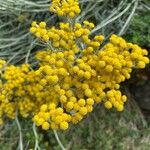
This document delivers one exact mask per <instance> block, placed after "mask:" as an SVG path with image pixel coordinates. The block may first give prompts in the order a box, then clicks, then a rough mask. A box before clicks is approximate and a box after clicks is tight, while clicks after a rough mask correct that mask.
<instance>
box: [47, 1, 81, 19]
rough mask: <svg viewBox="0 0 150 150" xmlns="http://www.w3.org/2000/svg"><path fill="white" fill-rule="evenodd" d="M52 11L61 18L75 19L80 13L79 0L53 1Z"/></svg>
mask: <svg viewBox="0 0 150 150" xmlns="http://www.w3.org/2000/svg"><path fill="white" fill-rule="evenodd" d="M50 11H52V12H55V13H57V14H58V15H59V16H65V17H69V18H74V17H75V16H76V15H78V14H79V13H80V7H79V3H78V0H52V4H51V7H50Z"/></svg>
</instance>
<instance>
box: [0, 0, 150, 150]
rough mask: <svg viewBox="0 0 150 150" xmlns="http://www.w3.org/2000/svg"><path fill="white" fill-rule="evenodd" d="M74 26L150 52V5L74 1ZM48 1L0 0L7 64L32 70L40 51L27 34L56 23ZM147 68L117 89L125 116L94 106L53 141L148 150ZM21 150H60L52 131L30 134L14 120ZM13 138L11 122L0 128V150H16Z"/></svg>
mask: <svg viewBox="0 0 150 150" xmlns="http://www.w3.org/2000/svg"><path fill="white" fill-rule="evenodd" d="M79 2H80V7H81V10H82V12H81V14H80V15H79V16H78V17H77V18H76V19H77V21H79V22H82V21H83V20H89V21H92V22H94V23H95V25H96V27H95V28H94V29H93V30H92V35H95V34H103V35H105V36H106V38H108V37H109V36H110V35H111V34H113V33H115V34H118V35H120V36H123V38H125V39H126V40H127V41H130V42H133V43H136V44H138V45H139V46H141V47H142V48H145V49H147V50H148V51H150V27H149V25H150V0H79ZM50 4H51V1H50V0H0V58H3V59H5V60H7V61H8V63H10V64H15V65H19V64H22V63H24V62H28V63H30V64H31V65H32V66H33V67H35V66H36V62H35V60H34V55H35V53H36V52H37V51H39V50H41V49H43V48H44V45H42V44H41V43H39V42H38V41H37V40H36V39H35V38H34V37H33V36H32V35H30V33H29V27H30V24H31V22H32V21H33V20H36V21H37V22H38V21H46V22H47V24H48V25H49V26H52V25H55V24H57V23H59V22H60V21H61V19H60V18H58V17H57V15H56V14H53V13H50V12H49V11H48V9H49V6H50ZM149 91H150V66H149V65H148V66H147V67H146V68H145V69H143V70H140V71H137V70H134V71H133V73H132V78H131V79H130V80H128V81H126V82H125V83H123V84H122V92H123V93H125V94H126V95H127V96H128V101H127V103H126V106H125V110H124V111H123V112H121V113H118V112H116V111H115V110H105V109H104V108H103V106H101V105H100V104H99V105H97V106H96V107H95V109H94V111H93V112H92V113H90V114H89V115H88V116H87V117H86V118H85V119H84V120H83V121H82V122H80V123H79V124H78V125H76V126H72V127H71V128H70V129H69V130H67V131H65V132H62V131H59V132H58V135H59V137H60V139H61V142H62V143H63V145H64V146H65V147H66V149H67V150H100V149H103V150H113V149H115V150H149V147H150V92H149ZM19 122H20V125H21V128H22V136H23V144H24V149H26V150H29V149H34V144H35V140H37V139H38V142H39V146H40V148H41V150H60V147H59V145H58V143H57V141H56V139H55V136H54V134H53V132H52V131H49V132H44V131H42V130H40V129H36V130H37V131H36V133H37V135H36V134H35V132H34V131H33V123H32V122H31V118H29V119H27V120H24V119H22V118H19ZM18 141H19V132H18V128H17V125H16V122H15V121H10V120H6V124H5V125H4V126H0V150H16V149H18Z"/></svg>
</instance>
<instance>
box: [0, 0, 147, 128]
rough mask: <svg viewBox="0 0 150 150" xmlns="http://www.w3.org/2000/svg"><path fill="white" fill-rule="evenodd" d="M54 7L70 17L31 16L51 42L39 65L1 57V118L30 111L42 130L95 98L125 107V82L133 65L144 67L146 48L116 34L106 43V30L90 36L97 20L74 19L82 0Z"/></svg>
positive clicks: (63, 0)
mask: <svg viewBox="0 0 150 150" xmlns="http://www.w3.org/2000/svg"><path fill="white" fill-rule="evenodd" d="M50 11H52V12H54V13H56V14H57V15H58V16H60V17H62V18H63V19H64V20H65V21H64V22H60V23H59V24H58V25H57V26H52V27H47V24H46V23H45V22H40V23H37V22H35V21H33V22H32V25H31V28H30V32H31V33H32V34H33V35H34V36H35V37H37V38H38V39H39V40H40V41H41V42H43V43H45V44H46V45H47V46H48V47H47V49H45V50H42V51H39V52H38V53H37V54H36V59H37V61H38V64H39V65H38V66H37V67H36V68H35V69H32V68H31V67H30V65H29V64H22V65H21V66H14V65H7V64H6V62H5V61H4V60H0V69H1V72H0V75H1V82H0V123H1V124H2V123H3V118H4V117H5V116H7V117H9V118H11V119H14V118H15V116H16V111H17V112H18V113H19V114H20V115H22V116H23V117H25V118H26V117H28V116H29V115H31V116H32V117H33V118H32V120H33V122H35V124H36V125H37V126H40V127H41V128H42V129H43V130H49V129H55V130H57V129H61V130H66V129H68V127H69V124H77V123H78V122H79V121H81V120H82V119H83V118H84V117H85V116H86V115H87V114H88V113H90V112H92V110H93V108H94V106H95V105H96V104H99V103H102V104H104V107H106V108H107V109H116V110H117V111H119V112H121V111H123V109H124V103H125V102H126V100H127V97H126V96H125V95H123V94H122V93H121V91H120V90H119V89H120V83H121V82H124V81H125V80H126V79H129V78H130V77H131V75H130V74H131V72H132V69H133V68H139V69H143V68H145V65H146V64H148V63H149V59H148V57H146V55H147V54H148V52H147V50H145V49H142V48H140V47H139V46H138V45H136V44H132V43H128V42H126V41H125V40H124V39H123V38H121V37H119V36H117V35H114V34H113V35H111V37H110V38H109V41H108V42H107V43H105V44H104V42H103V41H104V39H105V38H104V36H103V35H95V36H94V37H93V38H91V36H90V33H91V30H92V29H93V28H94V24H93V23H92V22H89V21H87V20H85V21H83V23H78V22H76V20H75V18H76V17H77V15H78V14H79V13H80V7H79V3H78V0H53V1H52V4H51V7H50Z"/></svg>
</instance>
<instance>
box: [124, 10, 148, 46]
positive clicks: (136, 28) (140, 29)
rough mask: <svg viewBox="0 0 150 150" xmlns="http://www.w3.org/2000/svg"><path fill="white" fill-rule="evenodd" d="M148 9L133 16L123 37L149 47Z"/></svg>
mask: <svg viewBox="0 0 150 150" xmlns="http://www.w3.org/2000/svg"><path fill="white" fill-rule="evenodd" d="M149 25H150V11H146V12H142V13H140V14H138V15H137V16H135V17H134V19H133V20H132V23H131V25H130V28H129V29H128V31H127V33H126V34H125V35H124V38H125V39H126V40H128V41H131V42H133V43H136V44H139V45H140V46H142V47H145V48H150V27H149Z"/></svg>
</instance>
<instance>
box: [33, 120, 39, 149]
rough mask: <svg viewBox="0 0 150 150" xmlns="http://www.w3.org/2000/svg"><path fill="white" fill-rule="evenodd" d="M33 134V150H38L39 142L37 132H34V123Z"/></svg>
mask: <svg viewBox="0 0 150 150" xmlns="http://www.w3.org/2000/svg"><path fill="white" fill-rule="evenodd" d="M33 132H34V136H35V145H34V150H40V147H39V141H38V134H37V132H36V126H35V123H33Z"/></svg>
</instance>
